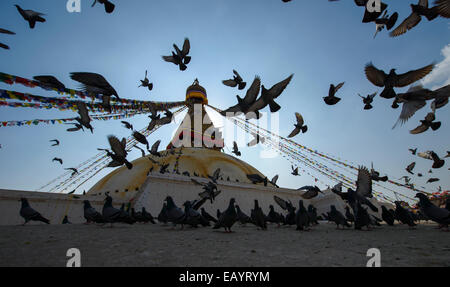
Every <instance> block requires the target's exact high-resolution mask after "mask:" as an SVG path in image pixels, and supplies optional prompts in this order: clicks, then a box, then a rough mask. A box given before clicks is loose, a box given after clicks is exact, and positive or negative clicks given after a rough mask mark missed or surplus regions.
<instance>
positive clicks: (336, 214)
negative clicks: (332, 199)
mask: <svg viewBox="0 0 450 287" xmlns="http://www.w3.org/2000/svg"><path fill="white" fill-rule="evenodd" d="M329 219H330V220H331V221H333V222H334V223H336V228H337V229H338V228H339V225H341V226H342V228H344V226H347V227H351V225H350V224H349V223H348V222H347V219H346V218H345V216H344V215H343V214H342V213H341V212H340V211H339V210H337V209H336V207H335V206H334V205H331V206H330V218H329Z"/></svg>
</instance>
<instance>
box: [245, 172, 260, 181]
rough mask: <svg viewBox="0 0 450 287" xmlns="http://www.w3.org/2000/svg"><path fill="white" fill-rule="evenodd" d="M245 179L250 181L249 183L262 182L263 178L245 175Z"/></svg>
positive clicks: (256, 175)
mask: <svg viewBox="0 0 450 287" xmlns="http://www.w3.org/2000/svg"><path fill="white" fill-rule="evenodd" d="M247 178H248V179H250V181H251V182H262V181H264V178H262V177H261V176H260V175H259V174H247Z"/></svg>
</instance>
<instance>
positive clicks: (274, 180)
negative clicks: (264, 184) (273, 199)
mask: <svg viewBox="0 0 450 287" xmlns="http://www.w3.org/2000/svg"><path fill="white" fill-rule="evenodd" d="M277 181H278V174H277V175H275V176H274V177H273V178H272V180H271V181H269V183H270V184H272V185H273V186H275V187H276V188H279V186H278V185H277Z"/></svg>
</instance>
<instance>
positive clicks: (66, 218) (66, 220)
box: [61, 215, 72, 224]
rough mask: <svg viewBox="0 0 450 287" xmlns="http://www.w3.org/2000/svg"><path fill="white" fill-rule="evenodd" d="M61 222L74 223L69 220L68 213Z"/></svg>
mask: <svg viewBox="0 0 450 287" xmlns="http://www.w3.org/2000/svg"><path fill="white" fill-rule="evenodd" d="M61 224H72V223H71V222H70V221H69V218H68V217H67V215H65V216H64V218H63V221H62V223H61Z"/></svg>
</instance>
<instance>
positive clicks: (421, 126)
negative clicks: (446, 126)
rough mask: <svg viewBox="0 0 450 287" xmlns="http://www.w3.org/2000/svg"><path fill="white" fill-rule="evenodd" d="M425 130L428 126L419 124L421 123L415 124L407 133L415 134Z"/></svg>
mask: <svg viewBox="0 0 450 287" xmlns="http://www.w3.org/2000/svg"><path fill="white" fill-rule="evenodd" d="M426 130H428V126H426V125H424V124H421V125H419V126H417V127H416V128H415V129H412V130H410V131H409V133H410V134H413V135H416V134H420V133H423V132H425V131H426Z"/></svg>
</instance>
